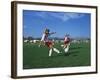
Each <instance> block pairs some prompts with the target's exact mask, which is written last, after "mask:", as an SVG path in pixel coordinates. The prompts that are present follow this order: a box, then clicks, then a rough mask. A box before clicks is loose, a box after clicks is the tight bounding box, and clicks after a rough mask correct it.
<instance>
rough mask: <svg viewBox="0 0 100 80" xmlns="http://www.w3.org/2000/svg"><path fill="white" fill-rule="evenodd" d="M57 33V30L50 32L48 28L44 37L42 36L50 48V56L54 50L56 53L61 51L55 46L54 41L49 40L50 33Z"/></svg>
mask: <svg viewBox="0 0 100 80" xmlns="http://www.w3.org/2000/svg"><path fill="white" fill-rule="evenodd" d="M55 33H56V32H51V33H50V30H49V29H47V28H46V29H45V31H44V33H43V35H42V38H41V42H43V43H44V44H45V45H46V46H47V47H48V48H49V56H51V55H52V52H53V51H55V52H56V53H60V51H59V50H58V49H56V48H54V47H53V45H54V42H53V41H51V40H49V38H48V37H49V36H50V35H52V34H55ZM41 42H40V44H41Z"/></svg>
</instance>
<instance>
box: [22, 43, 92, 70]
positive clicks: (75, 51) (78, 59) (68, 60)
mask: <svg viewBox="0 0 100 80" xmlns="http://www.w3.org/2000/svg"><path fill="white" fill-rule="evenodd" d="M60 45H61V44H60V43H58V44H55V47H56V48H57V49H59V50H60V51H62V53H60V54H57V53H55V52H53V54H52V56H51V57H49V56H48V55H49V49H48V48H47V47H46V46H43V45H42V46H41V47H40V48H39V47H38V44H34V43H24V44H23V69H34V68H54V67H76V66H77V67H79V66H90V65H91V64H90V63H91V61H90V58H91V57H90V44H89V43H79V44H78V43H77V44H76V43H72V44H71V45H70V49H69V52H68V53H64V51H63V49H62V48H61V46H60Z"/></svg>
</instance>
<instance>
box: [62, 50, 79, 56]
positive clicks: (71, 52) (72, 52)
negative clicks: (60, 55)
mask: <svg viewBox="0 0 100 80" xmlns="http://www.w3.org/2000/svg"><path fill="white" fill-rule="evenodd" d="M78 53H79V51H70V52H68V53H65V54H64V56H70V55H73V56H77V54H78Z"/></svg>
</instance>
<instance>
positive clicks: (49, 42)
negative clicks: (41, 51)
mask: <svg viewBox="0 0 100 80" xmlns="http://www.w3.org/2000/svg"><path fill="white" fill-rule="evenodd" d="M45 45H46V46H47V47H49V48H50V46H51V45H53V42H52V41H48V42H45Z"/></svg>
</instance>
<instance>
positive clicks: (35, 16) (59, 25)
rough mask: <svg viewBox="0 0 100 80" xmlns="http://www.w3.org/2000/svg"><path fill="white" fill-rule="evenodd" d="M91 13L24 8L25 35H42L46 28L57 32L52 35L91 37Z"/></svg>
mask: <svg viewBox="0 0 100 80" xmlns="http://www.w3.org/2000/svg"><path fill="white" fill-rule="evenodd" d="M90 20H91V14H90V13H78V12H51V11H34V10H23V36H24V37H29V36H32V37H35V38H37V37H41V36H42V34H43V31H44V29H45V28H48V29H50V32H56V34H54V35H52V36H51V37H60V38H63V37H64V35H65V34H66V33H67V34H69V35H70V36H71V37H81V38H82V37H83V38H84V37H85V38H87V37H88V38H90V28H91V21H90Z"/></svg>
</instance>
